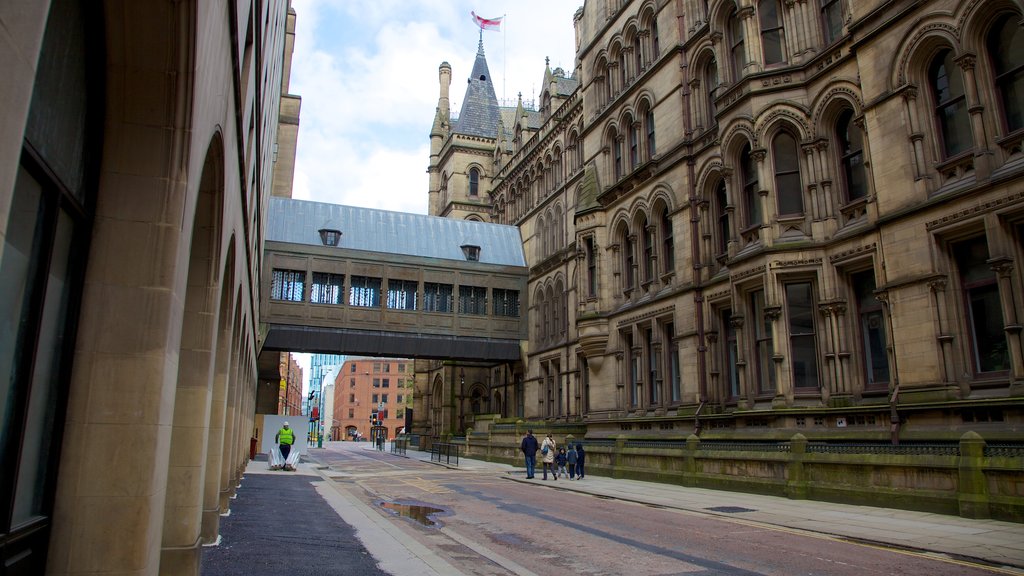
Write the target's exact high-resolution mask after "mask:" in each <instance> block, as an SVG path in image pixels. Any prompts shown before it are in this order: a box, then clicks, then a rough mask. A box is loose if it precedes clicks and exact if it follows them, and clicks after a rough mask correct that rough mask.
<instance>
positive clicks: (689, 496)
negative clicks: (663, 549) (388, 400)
mask: <svg viewBox="0 0 1024 576" xmlns="http://www.w3.org/2000/svg"><path fill="white" fill-rule="evenodd" d="M365 449H366V450H373V447H372V446H370V445H367V446H366V447H365ZM316 457H317V450H316V449H312V450H310V454H309V460H312V461H311V462H304V463H302V464H300V468H299V471H298V472H294V473H291V474H292V475H294V476H313V477H317V476H320V477H323V472H322V471H321V470H319V463H318V462H317V461H316ZM406 457H408V458H412V459H417V460H423V461H428V462H429V461H430V454H429V453H427V452H419V451H414V450H410V451H408V452H407V456H406ZM448 467H449V468H454V469H461V470H473V471H477V472H482V471H483V472H486V471H490V472H493V473H494V474H495V475H497V476H500V477H503V478H506V479H508V480H510V481H515V482H524V483H530V484H539V485H542V486H544V487H546V488H549V489H552V490H565V491H573V492H581V493H586V494H591V495H594V496H597V497H601V498H612V499H618V500H624V501H630V502H636V503H641V504H646V505H650V506H657V507H664V508H672V509H678V510H685V511H691V512H694V513H700V514H706V515H718V516H722V517H728V518H729V519H730V520H732V521H743V522H750V523H752V524H762V525H771V526H776V527H783V528H786V529H789V530H792V531H794V532H810V533H815V534H827V535H830V536H833V537H836V538H842V539H849V540H854V541H857V542H861V543H877V544H878V545H879V546H883V547H887V548H899V549H906V550H912V551H915V552H925V553H934V554H936V555H944V556H948V557H951V558H957V559H964V560H970V561H977V562H981V563H985V564H989V565H991V566H993V567H1002V568H1003V569H1002V570H997V571H998V572H1001V573H1005V574H1021V575H1024V524H1017V523H1012V522H1001V521H997V520H971V519H967V518H960V517H958V516H947V515H942V514H932V513H927V512H913V511H907V510H895V509H890V508H873V507H868V506H851V505H845V504H834V503H829V502H817V501H811V500H790V499H787V498H779V497H774V496H761V495H755V494H744V493H738V492H725V491H719V490H707V489H701V488H686V487H682V486H675V485H670V484H659V483H654V482H642V481H638V480H620V479H612V478H607V477H602V476H592V475H589V474H588V475H587V477H586V478H584V479H583V480H576V481H569V480H567V479H565V478H563V479H561V480H557V481H554V480H547V481H544V480H541V479H540V478H541V477H540V476H539V475H538V476H537V478H536V479H533V480H527V479H526V474H525V469H524V468H522V467H518V468H517V467H513V466H509V465H506V464H498V463H493V462H485V461H482V460H473V459H468V458H462V459H460V461H459V466H457V467H456V466H448ZM266 468H267V465H266V462H251V463H250V464H249V468H248V469H247V471H246V476H247V479H245V480H243V481H242V485H241V488H239V492H238V500H236V502H235V503H233V505H232V510H233V513H234V510H236V508H241V507H243V506H244V505H247V504H250V503H249V502H247V501H246V500H247V499H248V498H251V497H253V496H254V495H255V493H254V492H251V491H250V490H249V484H250V482H249V481H248V477H249V476H250V475H257V476H258V475H260V474H273V475H277V476H278V477H279V478H280V477H281V475H287V474H289V473H283V472H271V471H269V470H267V469H266ZM283 479H284V478H282V480H283ZM311 480H312V481H315V480H317V478H307V482H304V483H303V484H305V485H309V481H311ZM251 484H254V485H255V484H261V485H262V483H261V482H257V481H254V482H252V483H251ZM326 484H327V483H322V484H318V485H317V486H318V487H316V488H315V490H313V489H311V490H308V491H296V492H291V493H289V494H290V495H289V498H299V497H301V498H302V499H304V502H305V503H307V504H309V505H311V506H314V507H318V508H319V509H320V510H321V511H322V512H323V513H327V512H328V511H329V510H330V509H331V508H333V509H334V511H335V512H337V514H338V516H339V517H340V519H341V520H342V521H343V522H342V523H347V524H348V525H350V526H351V527H352V529H354V531H355V533H356V534H357V535H358V540H360V541H361V542H362V543H364V544H365V546H366V549H365V550H363V551H362V552H361V554H362V555H363V556H366V555H367V554H369V555H372V556H374V557H376V558H378V559H383V560H382V561H381V563H380V564H379V566H380V568H381V569H383V570H385V571H387V572H390V573H393V574H410V575H411V574H431V573H435V574H459V573H460V572H459V571H458V570H456V569H455V568H454V567H452V566H450V565H447V563H446V562H444V560H442V559H441V558H439V557H438V556H436V555H435V554H434V553H433V552H431V551H430V550H427V549H426V548H425V547H422V546H419V545H417V544H416V543H415V542H410V541H409V539H407V538H403V537H402V535H401V533H400V532H399V531H398V530H397V528H395V527H394V526H393V524H392V523H391V522H390V520H389V519H388V518H386V517H385V516H383V515H381V514H380V513H379V512H378V511H376V510H372V509H370V508H369V507H367V506H365V505H363V504H362V503H360V502H359V501H358V500H356V499H355V498H353V497H351V496H349V495H346V494H344V493H343V491H339V490H333V489H330V488H328V487H327V486H326ZM318 492H319V496H318V494H317V493H318ZM320 496H322V498H321V497H320ZM251 504H254V507H255V508H257V509H259V508H262V509H264V512H263V515H264V517H272V510H273V509H274V507H275V506H277V505H278V503H275V501H274V500H273V499H271V498H256V499H255V502H253V503H251ZM230 519H231V518H230V517H227V518H225V520H230ZM239 530H240V528H239V526H238V525H236V524H233V523H231V522H230V521H225V522H222V526H221V535H222V544H221V547H222V548H223V547H225V546H235V547H239V546H251V547H254V549H256V548H259V547H260V546H263V548H265V547H266V543H265V542H262V541H259V540H258V539H257V541H256V542H249V543H246V542H245V541H244V540H245V538H250V539H252V538H253V535H252V534H250V535H248V536H245V537H243V536H244V535H243V534H242V533H241V532H240V531H239ZM240 537H242V538H240ZM396 543H398V544H400V546H397V547H396V546H395V544H396ZM374 548H378V549H377V550H375V549H374ZM396 548H402V552H401V553H398V554H396ZM325 552H326V550H325ZM222 554H223V551H221V550H211V549H208V550H207V551H206V553H204V558H203V571H204V573H209V574H214V573H216V574H220V573H227V572H217V571H209V570H207V568H208V567H209V566H212V564H210V561H211V560H210V559H211V558H215V557H218V556H219V555H222ZM232 560H233V561H235V562H238V563H240V564H242V565H243V566H242V567H243V568H244V567H245V566H244V564H245V563H246V562H249V561H250V560H249V557H246V556H245V555H244V554H238V555H236V557H234V558H232ZM255 562H256V560H252V563H253V565H252V566H251V567H250V569H249V570H239V571H237V572H231V573H239V574H242V573H244V574H247V575H249V576H257V575H258V574H263V573H266V574H270V573H273V572H261V569H264V568H269V567H270V566H269V565H267V564H265V563H264V564H259V565H256V564H255ZM278 573H279V572H278ZM317 573H323V574H371V573H373V572H370V571H366V570H364V571H352V572H347V571H340V572H317Z"/></svg>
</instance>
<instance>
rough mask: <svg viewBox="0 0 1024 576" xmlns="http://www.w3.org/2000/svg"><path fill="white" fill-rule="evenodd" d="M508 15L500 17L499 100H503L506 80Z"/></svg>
mask: <svg viewBox="0 0 1024 576" xmlns="http://www.w3.org/2000/svg"><path fill="white" fill-rule="evenodd" d="M507 17H508V14H502V15H501V21H502V23H504V24H505V25H504V26H502V27H501V99H502V101H504V100H505V80H506V79H507V78H508V73H507V71H508V49H507V48H506V47H505V40H506V39H507V34H508V20H507Z"/></svg>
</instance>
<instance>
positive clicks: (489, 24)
mask: <svg viewBox="0 0 1024 576" xmlns="http://www.w3.org/2000/svg"><path fill="white" fill-rule="evenodd" d="M470 14H471V15H472V16H473V21H474V22H476V25H477V26H479V27H480V29H481V30H501V19H502V18H503V17H504V16H499V17H498V18H481V17H479V16H477V15H476V12H470Z"/></svg>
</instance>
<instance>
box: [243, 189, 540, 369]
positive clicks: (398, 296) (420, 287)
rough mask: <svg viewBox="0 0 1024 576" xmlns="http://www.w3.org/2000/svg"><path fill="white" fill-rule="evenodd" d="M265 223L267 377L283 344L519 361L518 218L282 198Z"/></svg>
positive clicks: (523, 327)
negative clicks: (496, 219)
mask: <svg viewBox="0 0 1024 576" xmlns="http://www.w3.org/2000/svg"><path fill="white" fill-rule="evenodd" d="M266 231H267V232H266V234H267V237H266V241H265V245H264V259H263V266H264V267H263V270H262V278H261V282H262V284H263V288H262V302H261V313H260V320H261V326H260V337H261V338H262V352H261V355H260V362H259V365H260V377H261V379H262V378H266V379H268V380H274V381H276V380H277V378H278V362H279V359H278V354H277V353H276V352H279V351H302V352H312V353H330V354H351V355H365V356H382V357H401V358H425V359H453V358H455V359H460V360H466V361H479V362H493V363H503V362H516V361H518V360H520V357H521V356H520V342H521V341H522V340H525V339H526V338H527V323H526V310H527V303H526V281H527V273H528V270H527V267H526V258H525V256H524V254H523V243H522V239H521V237H520V235H519V230H518V228H516V227H513V226H503V225H498V224H490V223H484V222H475V221H469V220H454V219H450V218H439V217H435V216H425V215H419V214H408V213H401V212H389V211H385V210H375V209H371V208H358V207H353V206H342V205H337V204H326V203H321V202H310V201H304V200H295V199H291V198H277V197H275V198H271V199H270V204H269V206H268V216H267V228H266Z"/></svg>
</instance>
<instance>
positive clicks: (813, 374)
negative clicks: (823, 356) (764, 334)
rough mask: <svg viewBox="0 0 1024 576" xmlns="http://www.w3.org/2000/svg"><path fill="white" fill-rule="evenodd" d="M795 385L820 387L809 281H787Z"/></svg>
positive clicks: (812, 296) (812, 298)
mask: <svg viewBox="0 0 1024 576" xmlns="http://www.w3.org/2000/svg"><path fill="white" fill-rule="evenodd" d="M786 308H787V313H788V316H789V337H790V342H789V343H790V361H791V367H792V370H793V386H794V387H797V388H817V387H818V353H817V344H816V336H815V334H814V294H813V291H812V286H811V284H810V283H809V282H801V283H794V284H786Z"/></svg>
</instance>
